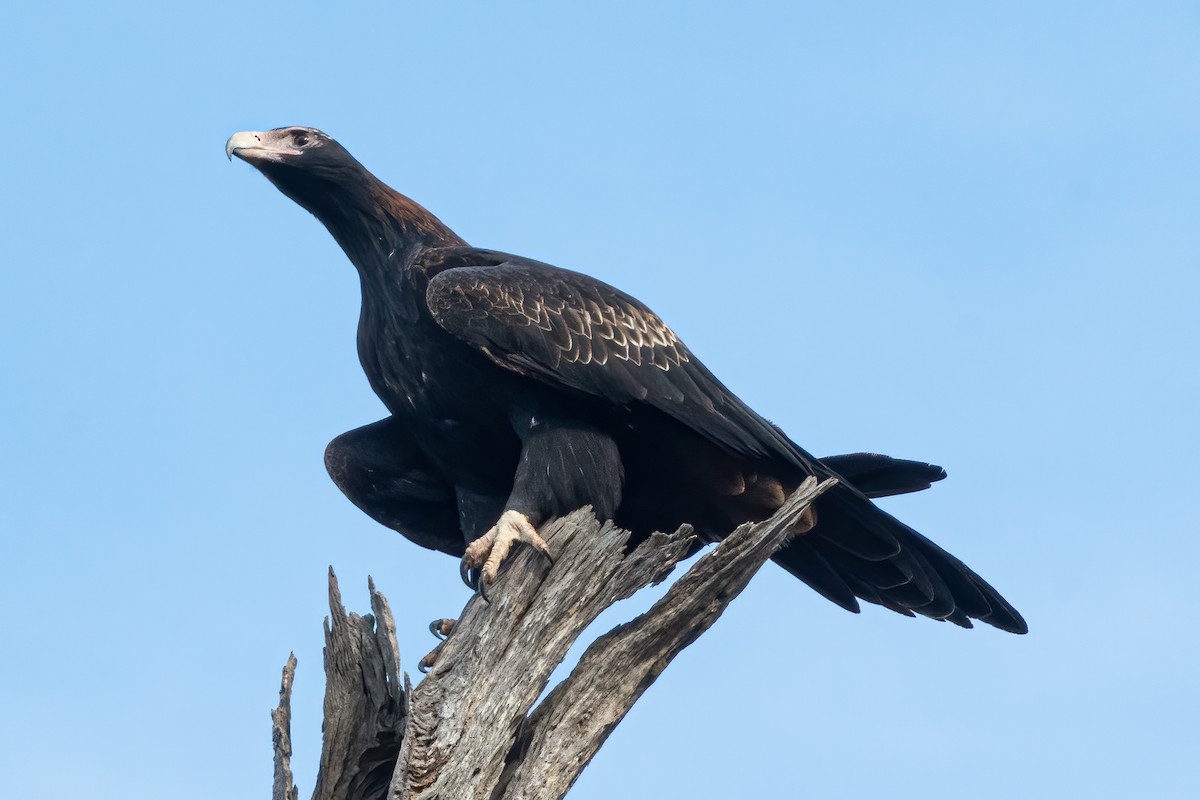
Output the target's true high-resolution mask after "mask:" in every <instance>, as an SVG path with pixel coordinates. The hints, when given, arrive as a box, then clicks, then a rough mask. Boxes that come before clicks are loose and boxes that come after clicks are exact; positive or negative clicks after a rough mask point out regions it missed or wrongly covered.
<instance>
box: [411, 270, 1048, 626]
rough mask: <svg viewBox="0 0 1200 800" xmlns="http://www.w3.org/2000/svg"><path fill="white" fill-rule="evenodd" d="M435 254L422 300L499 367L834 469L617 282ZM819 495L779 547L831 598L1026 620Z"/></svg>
mask: <svg viewBox="0 0 1200 800" xmlns="http://www.w3.org/2000/svg"><path fill="white" fill-rule="evenodd" d="M432 261H436V262H437V263H436V264H433V263H432ZM432 261H431V263H430V264H427V266H428V267H429V270H428V272H427V274H431V275H432V277H431V279H430V281H429V285H428V288H427V291H426V295H425V298H426V302H427V303H428V306H429V310H430V313H431V314H432V315H433V317H434V319H436V320H437V322H438V324H440V325H441V326H442V327H443V328H445V329H446V330H447V331H449V332H450V333H452V334H454V335H455V336H456V337H458V338H459V339H461V340H462V341H464V342H466V343H468V344H470V345H472V346H474V347H476V348H478V349H479V350H480V351H482V352H483V353H484V354H485V355H486V356H487V357H488V358H490V359H491V360H492V361H494V362H495V363H497V364H499V365H500V366H502V367H504V368H505V369H509V370H512V371H513V372H516V373H519V374H521V375H525V376H528V377H530V378H533V379H535V380H539V381H542V382H544V383H548V384H550V385H552V386H556V387H559V388H562V389H564V390H568V391H576V392H583V393H585V394H588V395H592V396H595V397H600V398H604V399H606V400H608V401H609V402H611V403H614V404H617V405H629V404H632V403H636V402H640V403H645V404H647V405H649V406H652V407H654V408H656V409H658V410H660V411H662V412H665V413H666V414H669V415H670V416H672V417H674V418H675V419H677V420H679V421H680V422H682V423H683V424H685V425H687V426H688V427H690V428H692V429H693V430H695V431H697V432H698V433H700V434H702V435H704V436H706V437H707V438H709V439H711V440H712V441H714V442H716V443H718V444H719V445H721V446H723V447H726V448H728V449H729V450H730V451H732V452H734V453H739V454H742V455H745V456H750V457H757V458H768V459H772V460H782V461H783V462H784V463H790V464H792V465H794V466H795V467H798V468H799V469H800V470H803V471H804V472H806V473H807V474H810V475H811V474H815V475H818V476H820V477H828V476H831V475H836V474H837V473H836V472H834V470H833V469H831V468H830V467H829V466H827V465H825V464H822V463H821V462H819V461H818V460H817V459H815V458H814V457H813V456H811V455H809V454H808V453H806V452H805V451H804V450H802V449H800V447H798V446H797V445H796V444H795V443H793V442H792V441H791V440H790V439H788V438H787V437H786V436H785V435H784V434H783V433H782V432H781V431H780V430H779V429H778V428H776V427H775V426H774V425H772V424H771V423H770V422H768V421H767V420H765V419H763V418H762V417H761V416H759V415H758V414H756V413H755V412H754V411H753V410H751V409H750V408H749V407H748V406H747V405H746V404H745V403H743V402H742V401H741V400H739V399H738V398H737V397H736V396H735V395H734V394H733V393H732V392H730V391H729V390H728V389H727V388H725V386H724V385H723V384H722V383H721V382H720V381H719V380H717V379H716V377H714V376H713V374H712V373H711V372H709V371H708V369H706V368H705V367H704V365H703V364H701V363H700V362H699V361H698V360H697V359H696V358H695V356H693V355H692V353H691V351H689V350H688V349H687V347H686V346H685V345H684V344H683V342H681V341H680V340H679V337H678V336H676V335H675V333H674V332H673V331H672V330H671V329H670V328H668V327H667V325H666V324H665V323H664V322H663V321H662V320H661V319H660V318H659V317H658V315H656V314H655V313H654V312H653V311H651V310H650V309H648V308H646V306H644V305H643V304H642V303H640V302H638V301H637V300H635V299H634V298H632V297H630V296H629V295H627V294H625V293H624V292H621V291H619V290H617V289H614V288H613V287H611V286H609V285H607V284H605V283H602V282H601V281H598V280H596V279H595V278H590V277H588V276H586V275H581V274H579V273H575V272H570V271H568V270H563V269H559V268H557V267H552V266H550V265H548V264H542V263H539V262H536V261H530V260H528V259H524V258H520V257H517V256H509V255H506V254H501V253H495V252H492V251H484V250H474V249H472V248H447V249H445V250H444V251H442V252H440V253H438V252H437V251H435V255H434V256H432ZM472 264H473V265H472ZM916 488H920V487H919V486H918V487H916ZM819 502H820V507H819V516H820V524H818V525H817V527H816V528H815V529H814V530H813V531H812V533H811V535H808V536H801V537H797V538H795V539H793V540H792V542H791V543H790V544H789V545H788V546H787V547H785V548H784V549H783V550H781V551H780V552H779V553H777V554H776V555H775V557H774V558H775V560H776V561H778V562H779V563H781V564H782V565H783V566H784V567H785V568H786V569H788V570H789V571H791V572H793V573H794V574H796V575H797V576H798V577H800V578H801V579H803V580H805V581H807V582H808V583H809V585H810V586H812V587H813V588H815V589H817V591H819V592H821V593H822V594H824V595H825V596H826V597H828V598H829V599H831V600H833V601H834V602H836V603H839V604H840V605H842V606H843V607H845V608H848V609H850V610H853V611H857V610H858V604H857V602H856V601H855V599H854V598H855V596H858V597H861V598H863V599H865V600H868V601H870V602H872V603H878V604H880V605H883V606H886V607H887V608H891V609H893V610H895V611H899V612H900V613H902V614H909V615H911V614H913V613H914V612H915V613H918V614H923V615H925V616H929V617H933V618H935V619H945V620H949V621H951V622H954V623H955V624H958V625H962V626H964V627H970V626H971V622H970V618H971V617H973V618H975V619H980V620H983V621H986V622H988V623H989V624H992V625H995V626H996V627H998V628H1002V629H1004V630H1009V631H1014V632H1017V633H1024V632H1025V631H1026V630H1028V628H1027V626H1026V625H1025V621H1024V620H1023V619H1021V615H1020V614H1019V613H1017V611H1016V609H1014V608H1013V607H1012V606H1011V605H1010V604H1009V603H1008V602H1007V601H1006V600H1005V599H1004V598H1003V597H1001V596H1000V594H999V593H998V592H996V590H995V589H993V588H992V587H991V586H990V585H988V583H987V582H986V581H984V580H983V579H982V578H980V577H979V576H978V575H976V574H975V573H974V572H972V571H971V570H970V569H969V568H968V567H967V566H966V565H965V564H963V563H962V562H961V561H959V560H958V559H957V558H955V557H954V556H952V555H951V554H949V553H947V552H946V551H945V550H943V549H942V548H940V547H938V546H937V545H936V544H934V543H933V542H931V541H929V540H928V539H926V538H925V537H924V536H922V535H921V534H920V533H918V532H916V531H915V530H913V529H912V528H909V527H908V526H907V525H905V524H904V523H902V522H900V521H899V520H897V519H896V518H895V517H892V516H891V515H890V514H887V513H886V512H884V511H883V510H882V509H879V508H878V507H876V506H875V505H874V504H873V503H872V502H871V501H870V500H869V499H868V497H867V495H866V494H864V493H863V492H862V491H860V490H859V489H858V488H856V487H855V486H854V485H853V484H851V483H849V482H847V481H845V480H842V482H841V485H839V486H837V487H835V488H834V489H832V490H831V491H829V492H827V493H826V494H825V495H824V496H823V497H822V498H821V500H820V501H819Z"/></svg>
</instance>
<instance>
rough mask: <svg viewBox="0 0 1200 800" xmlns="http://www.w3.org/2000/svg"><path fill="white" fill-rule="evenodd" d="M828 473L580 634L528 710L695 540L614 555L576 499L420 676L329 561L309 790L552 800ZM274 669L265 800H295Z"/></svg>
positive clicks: (770, 548) (619, 536) (286, 682)
mask: <svg viewBox="0 0 1200 800" xmlns="http://www.w3.org/2000/svg"><path fill="white" fill-rule="evenodd" d="M834 483H835V481H833V480H828V481H825V482H823V483H820V484H818V483H817V481H816V479H814V478H810V479H808V480H807V481H805V482H804V484H802V485H801V486H800V488H799V489H797V490H796V492H795V493H793V494H792V496H791V497H790V498H789V499H788V501H787V502H786V503H785V504H784V505H783V507H781V508H780V509H779V511H778V512H777V513H776V514H775V515H774V516H773V517H771V518H770V519H768V520H765V521H764V522H760V523H757V524H753V525H743V526H741V527H740V528H738V529H737V530H736V531H734V532H733V533H732V534H731V535H730V536H729V537H727V538H726V539H725V540H724V541H722V542H721V543H720V544H719V545H717V546H716V547H715V548H713V549H712V550H711V551H709V552H708V553H707V554H706V555H704V556H703V557H702V558H700V559H699V560H698V561H697V562H696V563H695V564H694V565H693V566H692V567H691V569H689V570H688V571H687V573H685V574H684V575H683V577H681V578H679V579H678V580H677V581H676V582H675V583H674V585H673V586H672V587H671V588H670V590H669V591H668V592H667V593H666V594H665V595H664V596H663V597H662V598H661V599H660V600H659V601H658V602H657V603H655V604H654V605H653V606H652V607H651V608H650V610H649V611H647V612H646V613H644V614H641V615H639V616H638V617H636V618H635V619H633V620H630V621H629V622H627V623H625V624H623V625H619V626H617V627H616V628H614V629H613V630H611V631H609V632H608V633H606V634H604V635H603V636H601V637H600V638H598V639H596V640H595V641H594V642H593V643H592V644H591V646H589V647H588V648H587V650H586V652H585V653H584V655H583V657H582V658H581V659H580V661H579V663H578V664H577V665H576V666H575V668H574V669H573V670H572V671H571V674H570V675H569V676H568V677H567V678H566V679H565V680H563V681H562V683H560V684H559V685H558V686H556V687H555V688H554V689H553V690H552V691H551V692H550V693H549V694H548V695H547V696H546V697H545V699H543V700H542V702H541V703H538V704H537V706H536V707H535V706H534V704H535V703H536V702H537V699H538V697H539V696H541V694H542V691H543V690H544V689H545V687H546V684H547V682H548V681H549V679H550V675H551V673H552V672H553V671H554V669H555V667H557V666H558V664H559V663H560V662H561V661H562V660H563V658H564V657H565V656H566V654H567V651H568V650H569V649H570V648H571V646H572V645H573V644H574V643H575V641H576V639H577V638H578V637H579V635H580V634H581V633H582V632H583V631H584V630H585V629H586V628H587V627H588V625H590V624H591V623H592V622H593V621H594V620H595V619H596V617H597V616H599V614H600V613H601V612H602V611H604V610H605V609H606V608H608V607H609V606H611V605H613V604H614V603H616V602H618V601H619V600H622V599H624V598H627V597H629V596H631V595H632V594H633V593H635V592H636V591H638V590H639V589H641V588H643V587H645V586H649V585H651V584H655V583H659V582H661V581H662V580H664V579H665V578H666V577H667V575H668V574H670V572H671V570H672V569H673V568H674V567H675V565H676V564H677V563H678V562H679V561H680V560H681V559H683V558H684V557H685V556H686V555H687V553H688V549H689V547H690V546H691V544H692V542H693V536H692V532H691V530H690V529H688V528H682V529H680V530H678V531H676V532H675V533H672V534H661V533H660V534H655V535H654V536H652V537H651V538H649V539H648V540H646V541H645V542H643V543H642V544H640V545H639V546H638V547H637V548H635V549H634V550H633V551H632V552H630V553H626V552H625V545H626V542H627V541H628V538H629V534H628V532H627V531H623V530H621V529H620V528H617V527H616V526H614V525H612V524H611V523H601V522H598V521H597V520H596V519H595V517H593V516H592V514H591V512H590V511H589V510H587V509H581V510H580V511H576V512H575V513H573V514H571V515H569V516H567V517H564V518H562V519H560V520H557V521H555V522H552V523H550V524H548V525H545V526H543V529H542V530H541V531H540V533H541V535H542V537H543V538H544V539H545V541H546V542H547V543H548V544H549V546H550V549H551V552H552V553H553V554H554V564H553V566H550V565H549V564H548V563H547V562H546V560H545V559H544V558H543V557H541V556H540V555H538V554H537V553H534V552H531V551H529V550H528V549H522V550H520V551H518V552H517V553H515V554H514V556H513V557H512V558H511V559H510V562H511V563H509V565H508V566H507V567H506V568H505V569H504V571H503V573H502V574H501V576H500V578H499V580H498V581H497V582H496V584H495V585H494V586H493V587H491V590H490V591H489V597H490V599H491V602H490V603H489V602H487V601H484V600H483V599H482V598H480V597H478V596H475V597H472V598H471V600H470V601H469V602H468V603H467V606H466V608H464V609H463V612H462V615H461V616H460V617H459V620H458V623H457V624H456V625H455V626H454V630H453V632H452V634H451V635H450V637H449V638H448V639H447V640H446V641H445V643H444V644H443V645H442V647H441V649H440V651H439V652H438V654H437V659H436V661H435V663H434V665H433V668H432V669H431V670H430V672H429V674H428V675H427V676H426V677H425V679H424V680H422V681H421V683H420V684H419V685H418V686H417V687H416V688H415V689H414V688H412V687H411V686H410V684H409V682H408V677H407V675H403V674H402V673H401V672H400V665H399V660H400V659H399V651H398V648H397V646H396V635H395V623H394V621H393V618H392V613H391V610H390V609H389V608H388V604H387V600H386V599H385V598H384V596H383V595H382V594H380V593H379V592H378V591H376V589H375V586H374V584H373V583H371V584H369V590H370V595H371V608H372V611H373V614H368V615H365V616H359V615H357V614H354V613H347V612H346V610H345V608H344V607H343V605H342V602H341V595H340V592H339V590H338V584H337V578H336V576H334V574H333V571H332V570H330V573H329V606H330V617H329V620H328V621H327V623H326V628H325V673H326V689H325V708H324V714H325V716H324V726H323V731H324V737H323V739H324V740H323V743H322V748H321V766H320V771H319V773H318V776H317V782H316V787H315V789H314V791H313V795H312V796H313V798H314V800H415V798H418V797H420V798H422V800H434V798H437V799H438V800H518V798H521V799H522V800H534V799H535V798H536V799H537V800H542V799H543V798H544V799H545V800H557V798H561V797H563V796H565V795H566V793H567V792H568V790H569V789H570V788H571V785H572V784H573V783H574V782H575V780H576V779H577V778H578V777H579V774H580V773H581V772H582V771H583V768H584V767H586V766H587V764H588V762H589V761H591V759H592V757H593V756H595V754H596V751H598V750H599V749H600V746H601V745H602V744H603V743H604V741H605V739H607V738H608V735H609V734H610V733H612V731H613V729H615V728H616V726H617V725H618V724H619V723H620V721H621V720H622V719H623V718H624V716H625V714H626V713H627V712H628V711H629V709H630V708H632V706H633V704H634V703H636V702H637V700H638V698H639V697H641V695H642V693H643V692H645V690H646V689H647V688H649V686H650V685H651V684H652V683H654V681H655V680H656V679H657V678H658V676H659V675H660V674H661V673H662V672H663V670H664V669H666V668H667V666H668V665H669V664H670V663H671V661H672V659H674V658H675V656H677V655H678V654H679V653H680V652H682V651H683V649H684V648H686V647H687V646H688V645H689V644H691V643H692V642H694V641H695V640H696V639H697V638H698V637H699V636H701V635H702V634H703V633H704V632H705V631H706V630H708V628H709V627H711V626H712V624H713V623H714V622H716V620H717V619H718V618H719V617H720V616H721V614H722V613H723V612H724V610H725V608H726V607H727V606H728V605H729V603H730V602H732V601H733V599H734V598H735V597H737V596H738V594H740V593H741V591H742V590H743V589H745V588H746V585H747V584H748V583H749V581H750V579H751V578H752V577H753V576H754V574H755V573H756V572H757V571H758V569H759V568H760V567H761V566H762V565H763V563H764V562H766V560H767V559H769V558H770V557H771V555H772V554H773V553H774V552H775V551H776V550H777V549H778V548H779V547H780V546H781V545H782V544H783V543H784V541H785V540H786V538H787V536H788V533H789V532H790V531H792V530H793V529H794V522H795V520H796V518H797V517H798V515H800V514H802V513H803V512H804V511H805V509H806V508H807V507H808V506H809V504H811V503H812V501H813V500H815V499H816V498H817V497H818V496H820V494H821V493H822V492H824V491H825V490H826V489H828V488H829V487H830V486H832V485H833V484H834ZM294 672H295V659H294V658H289V659H288V664H287V666H286V667H285V668H284V675H283V685H282V687H281V689H280V702H279V707H278V708H277V709H276V710H275V711H274V712H273V713H272V720H273V723H274V742H275V783H274V790H273V793H272V797H273V800H295V798H296V797H297V793H296V789H295V787H294V786H293V784H292V772H291V766H290V757H291V752H292V749H291V732H290V727H291V720H290V695H291V684H292V677H293V675H294Z"/></svg>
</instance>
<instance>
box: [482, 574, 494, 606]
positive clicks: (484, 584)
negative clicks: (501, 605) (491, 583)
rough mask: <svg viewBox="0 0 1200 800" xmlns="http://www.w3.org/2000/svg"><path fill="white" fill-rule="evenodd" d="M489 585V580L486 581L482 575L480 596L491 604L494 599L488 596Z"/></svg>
mask: <svg viewBox="0 0 1200 800" xmlns="http://www.w3.org/2000/svg"><path fill="white" fill-rule="evenodd" d="M487 587H488V582H487V581H485V580H484V579H483V578H482V577H481V578H479V596H480V597H482V598H483V602H485V603H487V604H488V605H491V604H492V599H491V598H490V597H488V588H487Z"/></svg>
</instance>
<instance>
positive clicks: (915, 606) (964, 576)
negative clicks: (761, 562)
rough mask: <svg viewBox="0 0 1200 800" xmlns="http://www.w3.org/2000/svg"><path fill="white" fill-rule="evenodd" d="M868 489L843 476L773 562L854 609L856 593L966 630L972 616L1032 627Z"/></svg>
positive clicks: (1019, 629)
mask: <svg viewBox="0 0 1200 800" xmlns="http://www.w3.org/2000/svg"><path fill="white" fill-rule="evenodd" d="M825 462H826V463H829V460H828V459H826V460H825ZM926 466H930V465H926ZM943 474H944V473H943ZM842 477H844V478H848V476H846V475H843V476H842ZM916 488H923V487H920V486H918V487H916ZM885 493H891V492H885ZM865 494H866V493H865V492H862V491H858V490H857V489H856V488H855V487H854V485H853V484H850V483H848V482H847V483H843V484H842V485H839V486H835V487H834V488H832V489H830V490H829V491H828V492H826V493H825V495H823V496H822V497H821V498H820V499H818V500H817V503H816V512H817V524H816V527H814V528H813V529H812V530H811V531H809V532H808V533H804V534H800V535H798V536H796V537H794V538H793V539H792V540H791V541H789V542H788V544H787V545H785V546H784V547H783V549H781V550H780V551H779V552H778V553H776V554H775V556H774V561H775V562H776V563H777V564H779V565H780V566H782V567H783V568H784V569H786V570H787V571H788V572H790V573H792V574H793V575H795V576H796V577H798V578H800V579H801V580H802V581H804V582H805V583H807V584H808V585H809V586H811V587H812V588H813V589H815V590H817V591H818V592H820V593H821V594H822V595H824V596H825V597H826V598H828V599H830V600H832V601H833V602H835V603H837V604H838V605H840V606H841V607H842V608H845V609H847V610H849V611H853V612H855V613H857V612H858V610H859V605H858V598H861V599H863V600H866V601H867V602H869V603H876V604H878V605H881V606H884V607H885V608H890V609H891V610H893V611H896V612H898V613H900V614H904V615H905V616H908V617H911V616H914V615H916V614H921V615H922V616H926V617H931V618H933V619H940V620H948V621H950V622H953V623H954V624H956V625H961V626H962V627H964V628H970V627H972V625H971V620H972V619H977V620H979V621H980V622H986V623H987V624H989V625H994V626H995V627H997V628H1000V629H1001V630H1005V631H1011V632H1012V633H1026V632H1027V631H1028V630H1029V627H1028V626H1027V625H1026V624H1025V620H1024V619H1022V618H1021V615H1020V613H1018V612H1017V610H1016V609H1015V608H1013V607H1012V605H1011V604H1010V603H1009V602H1008V601H1007V600H1005V599H1004V598H1003V597H1001V596H1000V593H999V592H997V591H996V590H995V589H993V588H992V587H991V586H990V585H989V584H988V583H987V581H985V580H984V579H983V578H981V577H979V576H978V575H976V574H975V573H974V572H973V571H972V570H971V569H970V568H969V567H967V566H966V565H965V564H963V562H961V561H959V560H958V559H957V558H955V557H954V556H952V555H950V554H949V553H947V552H946V551H945V550H943V549H942V548H940V547H938V546H937V545H936V544H934V543H933V542H931V541H929V540H928V539H926V538H925V537H924V536H922V535H921V534H920V533H917V532H916V531H915V530H913V529H912V528H910V527H908V526H907V525H905V524H904V523H903V522H901V521H900V520H898V519H896V518H895V517H893V516H892V515H890V514H888V513H887V512H885V511H883V510H881V509H879V508H877V507H876V506H875V504H874V503H872V502H871V501H870V500H869V499H867V497H866V496H865Z"/></svg>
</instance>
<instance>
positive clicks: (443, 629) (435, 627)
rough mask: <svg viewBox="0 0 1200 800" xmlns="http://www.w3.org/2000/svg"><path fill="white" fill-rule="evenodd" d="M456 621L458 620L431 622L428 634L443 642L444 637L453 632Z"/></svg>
mask: <svg viewBox="0 0 1200 800" xmlns="http://www.w3.org/2000/svg"><path fill="white" fill-rule="evenodd" d="M457 621H458V620H454V619H435V620H434V621H433V622H431V623H429V632H430V633H432V634H433V635H434V636H436V637H437V638H438V639H441V640H443V641H445V639H446V637H447V636H449V635H450V632H451V631H452V630H454V623H456V622H457Z"/></svg>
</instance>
